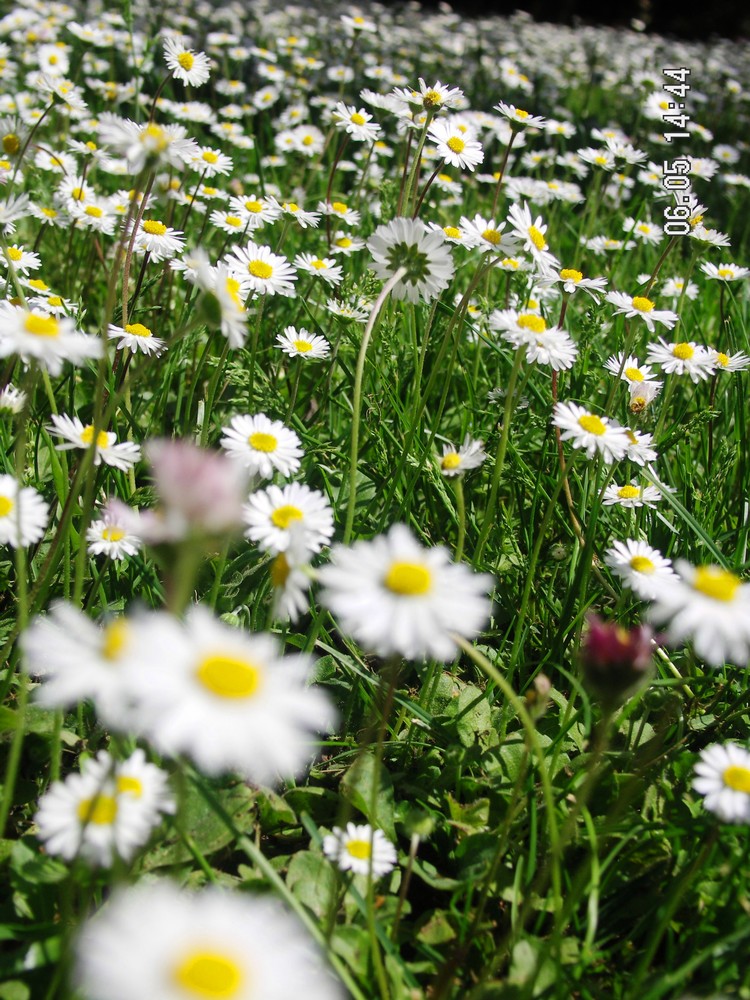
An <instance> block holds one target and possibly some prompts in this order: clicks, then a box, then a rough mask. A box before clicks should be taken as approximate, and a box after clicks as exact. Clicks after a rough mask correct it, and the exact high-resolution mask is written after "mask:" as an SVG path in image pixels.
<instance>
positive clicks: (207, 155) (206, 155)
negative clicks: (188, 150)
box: [201, 149, 219, 163]
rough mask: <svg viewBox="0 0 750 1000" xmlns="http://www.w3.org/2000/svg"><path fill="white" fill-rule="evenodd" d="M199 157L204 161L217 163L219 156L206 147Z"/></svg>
mask: <svg viewBox="0 0 750 1000" xmlns="http://www.w3.org/2000/svg"><path fill="white" fill-rule="evenodd" d="M201 159H202V160H203V162H204V163H218V162H219V157H218V154H217V153H214V152H213V151H212V150H210V149H206V150H204V151H203V152H202V153H201Z"/></svg>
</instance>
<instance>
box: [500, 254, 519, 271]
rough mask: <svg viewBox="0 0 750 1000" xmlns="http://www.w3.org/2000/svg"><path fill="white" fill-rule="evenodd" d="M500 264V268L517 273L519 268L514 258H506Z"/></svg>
mask: <svg viewBox="0 0 750 1000" xmlns="http://www.w3.org/2000/svg"><path fill="white" fill-rule="evenodd" d="M500 263H501V266H502V267H507V268H511V269H512V270H513V271H517V270H518V268H519V267H520V261H517V260H516V259H515V257H506V258H505V260H503V261H501V262H500Z"/></svg>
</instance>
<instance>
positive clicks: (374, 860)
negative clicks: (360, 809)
mask: <svg viewBox="0 0 750 1000" xmlns="http://www.w3.org/2000/svg"><path fill="white" fill-rule="evenodd" d="M323 853H324V854H325V856H326V857H327V858H328V860H329V861H332V862H333V863H334V864H335V865H336V866H337V867H338V868H339V869H340V870H341V871H342V872H353V873H354V874H355V875H371V877H372V878H381V877H382V876H383V875H387V874H388V872H390V871H392V870H393V868H394V867H395V865H396V860H397V856H396V848H395V847H394V846H393V844H392V843H391V842H390V840H388V838H387V837H386V836H385V834H384V833H383V831H382V830H373V828H372V827H371V826H370V824H369V823H362V824H360V825H357V824H356V823H347V824H346V830H342V829H341V827H338V826H334V828H333V832H332V833H328V834H326V835H325V837H324V838H323Z"/></svg>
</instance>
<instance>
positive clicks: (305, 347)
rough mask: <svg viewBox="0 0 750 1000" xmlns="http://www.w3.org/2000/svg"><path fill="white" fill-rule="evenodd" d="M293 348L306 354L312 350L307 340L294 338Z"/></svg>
mask: <svg viewBox="0 0 750 1000" xmlns="http://www.w3.org/2000/svg"><path fill="white" fill-rule="evenodd" d="M293 345H294V348H295V350H297V351H299V353H300V354H307V352H308V351H311V350H312V344H311V343H310V341H309V340H295V341H293Z"/></svg>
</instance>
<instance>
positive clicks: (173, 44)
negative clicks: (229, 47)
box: [164, 37, 211, 87]
mask: <svg viewBox="0 0 750 1000" xmlns="http://www.w3.org/2000/svg"><path fill="white" fill-rule="evenodd" d="M164 61H165V62H166V64H167V66H168V68H169V70H170V71H171V73H172V78H173V79H175V80H181V81H182V82H183V83H184V84H187V86H188V87H201V86H203V84H204V83H206V82H207V80H208V78H209V76H210V75H211V60H210V59H209V58H208V56H207V55H205V54H204V53H203V52H194V51H193V50H192V49H188V48H186V47H185V46H184V45H182V44H181V43H180V41H179V40H178V39H177V38H172V37H170V38H165V39H164Z"/></svg>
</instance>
